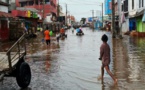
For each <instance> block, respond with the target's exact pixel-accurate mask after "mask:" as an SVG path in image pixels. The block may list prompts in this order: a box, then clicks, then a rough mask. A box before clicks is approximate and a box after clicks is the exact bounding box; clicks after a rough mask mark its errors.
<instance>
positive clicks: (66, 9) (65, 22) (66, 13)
mask: <svg viewBox="0 0 145 90" xmlns="http://www.w3.org/2000/svg"><path fill="white" fill-rule="evenodd" d="M65 25H67V4H66V21H65Z"/></svg>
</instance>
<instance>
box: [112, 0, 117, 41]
mask: <svg viewBox="0 0 145 90" xmlns="http://www.w3.org/2000/svg"><path fill="white" fill-rule="evenodd" d="M114 17H115V8H114V0H112V32H113V35H112V37H113V38H115V37H116V33H115V18H114Z"/></svg>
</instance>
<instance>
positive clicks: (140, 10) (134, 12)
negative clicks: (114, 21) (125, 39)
mask: <svg viewBox="0 0 145 90" xmlns="http://www.w3.org/2000/svg"><path fill="white" fill-rule="evenodd" d="M128 6H129V7H128V9H129V30H130V31H132V30H136V31H137V32H139V33H145V29H144V28H145V23H144V22H142V18H143V16H144V9H145V0H129V3H128Z"/></svg>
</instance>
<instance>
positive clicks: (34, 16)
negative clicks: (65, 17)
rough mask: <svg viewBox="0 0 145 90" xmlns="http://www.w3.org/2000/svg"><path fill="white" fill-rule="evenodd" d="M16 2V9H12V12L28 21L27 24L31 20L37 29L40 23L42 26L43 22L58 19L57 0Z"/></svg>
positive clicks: (19, 0) (18, 0)
mask: <svg viewBox="0 0 145 90" xmlns="http://www.w3.org/2000/svg"><path fill="white" fill-rule="evenodd" d="M15 3H16V10H12V14H13V15H14V16H18V17H20V18H23V19H25V20H26V21H28V23H27V24H26V25H27V26H28V25H29V21H30V22H31V23H32V24H33V25H31V26H34V27H35V30H37V26H38V25H39V26H41V27H42V24H43V22H44V23H51V22H53V21H56V16H57V2H56V0H16V2H15ZM27 26H26V27H27Z"/></svg>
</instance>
